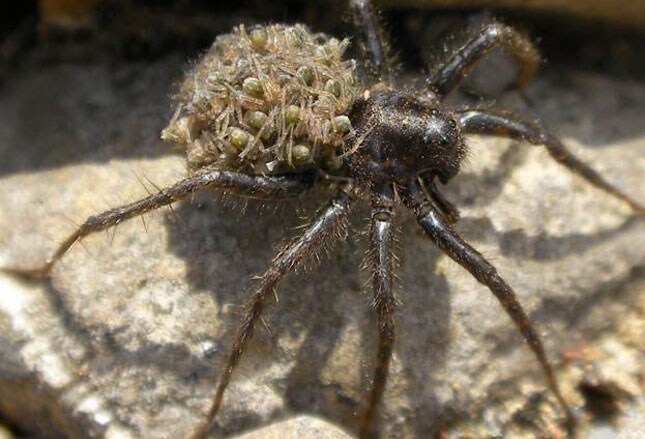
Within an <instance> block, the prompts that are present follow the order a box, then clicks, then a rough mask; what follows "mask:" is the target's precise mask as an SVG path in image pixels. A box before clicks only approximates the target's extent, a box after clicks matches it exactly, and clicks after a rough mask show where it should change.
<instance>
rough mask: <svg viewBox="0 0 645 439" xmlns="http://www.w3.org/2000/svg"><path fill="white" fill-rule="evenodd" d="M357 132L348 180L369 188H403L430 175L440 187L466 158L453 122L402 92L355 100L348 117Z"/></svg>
mask: <svg viewBox="0 0 645 439" xmlns="http://www.w3.org/2000/svg"><path fill="white" fill-rule="evenodd" d="M350 119H351V120H352V125H353V126H354V127H355V129H356V135H355V136H354V138H353V142H350V143H349V144H348V145H347V148H348V150H351V149H352V148H353V149H354V151H353V152H352V153H351V154H349V156H348V165H349V169H350V172H351V173H352V176H354V177H356V178H358V179H359V180H363V181H369V182H372V183H386V182H392V183H401V184H403V183H405V182H406V181H407V180H409V179H410V178H414V177H415V176H417V175H419V174H420V173H425V172H431V173H433V174H434V175H436V176H438V177H439V179H440V180H441V181H442V182H443V183H445V182H447V181H448V180H449V179H450V178H452V177H453V176H455V175H456V174H457V172H458V171H459V164H460V162H461V160H462V158H463V156H464V153H465V146H464V142H463V137H462V135H461V133H460V131H459V128H458V126H457V123H456V122H455V120H454V118H453V116H452V115H451V114H450V113H449V112H447V111H443V110H442V109H441V108H438V104H437V102H434V101H432V102H430V101H428V100H424V99H421V98H417V97H415V96H412V95H410V94H406V93H404V92H401V91H389V90H378V91H372V92H371V93H370V94H369V96H367V97H365V98H361V99H359V100H357V101H356V102H355V104H354V106H353V107H352V111H351V113H350Z"/></svg>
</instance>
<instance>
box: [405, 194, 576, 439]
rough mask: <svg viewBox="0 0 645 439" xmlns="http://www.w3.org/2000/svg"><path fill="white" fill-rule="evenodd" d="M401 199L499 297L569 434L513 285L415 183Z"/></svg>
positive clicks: (538, 342) (542, 353) (550, 371)
mask: <svg viewBox="0 0 645 439" xmlns="http://www.w3.org/2000/svg"><path fill="white" fill-rule="evenodd" d="M404 202H405V204H406V205H407V206H408V207H409V208H411V209H412V210H413V211H414V213H415V215H416V217H417V221H418V222H419V224H420V225H421V227H422V228H423V230H424V231H425V232H426V234H427V235H428V237H429V238H430V240H431V241H432V242H433V243H434V244H435V245H436V246H437V247H439V248H440V249H441V250H442V251H443V252H444V253H446V254H447V255H448V256H449V257H450V258H451V259H453V260H454V261H455V262H457V263H458V264H459V265H461V266H462V267H464V268H465V269H466V270H468V271H469V272H470V274H471V275H472V276H473V277H474V278H475V279H477V281H479V282H480V283H481V284H483V285H485V286H487V287H488V288H489V289H490V291H491V292H492V293H493V294H494V295H495V297H496V298H497V299H498V300H499V302H500V303H501V305H502V307H503V308H504V310H505V311H506V313H507V314H508V315H509V317H510V318H511V319H512V320H513V322H514V323H515V325H516V326H517V327H518V329H519V330H520V332H521V333H522V335H523V336H524V339H525V340H526V343H527V344H528V345H529V347H530V348H531V350H532V351H533V353H534V354H535V356H536V357H537V360H538V362H539V363H540V366H541V368H542V372H543V373H544V376H545V378H546V381H547V383H548V385H549V388H550V389H551V391H552V392H553V394H554V395H555V397H556V399H557V400H558V403H559V404H560V407H561V408H562V410H563V412H564V413H565V416H566V420H567V427H568V428H569V434H570V436H573V435H574V431H573V430H574V427H575V418H574V417H573V413H572V412H571V409H570V408H569V405H568V404H567V402H566V401H565V399H564V397H563V396H562V392H561V391H560V386H559V385H558V382H557V380H556V379H555V374H554V372H553V367H552V366H551V363H550V362H549V360H548V358H547V356H546V353H545V351H544V346H543V345H542V341H541V340H540V336H539V335H538V333H537V332H536V331H535V329H534V328H533V325H532V324H531V321H530V320H529V318H528V316H527V315H526V313H525V312H524V309H523V308H522V305H521V304H520V303H519V302H518V300H517V296H516V294H515V292H514V291H513V289H512V288H511V287H510V286H509V285H508V284H507V283H506V281H505V280H504V279H502V277H501V276H500V275H499V274H498V273H497V270H496V269H495V267H493V265H491V264H490V263H489V262H488V261H487V260H486V259H485V258H484V257H483V256H482V255H481V254H480V253H479V252H478V251H477V250H475V249H474V248H473V247H471V246H470V245H469V244H468V243H467V242H465V241H464V240H463V239H462V238H461V237H460V236H459V235H458V234H457V233H456V232H455V231H454V230H452V228H451V227H450V225H448V224H447V223H446V221H444V219H443V216H442V215H441V213H440V212H439V211H438V210H437V209H436V208H435V207H434V206H433V205H432V203H430V202H429V201H428V200H427V199H426V197H425V196H424V195H423V193H422V192H421V191H420V189H419V187H418V186H417V185H416V184H415V183H413V184H411V185H410V187H409V188H408V189H407V191H406V194H404Z"/></svg>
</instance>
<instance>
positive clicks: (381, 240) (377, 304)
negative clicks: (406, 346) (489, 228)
mask: <svg viewBox="0 0 645 439" xmlns="http://www.w3.org/2000/svg"><path fill="white" fill-rule="evenodd" d="M393 206H394V193H393V190H392V187H390V186H389V185H385V186H383V187H380V188H376V189H375V190H374V195H373V198H372V218H371V223H370V251H369V258H370V259H371V260H370V262H369V266H370V269H371V275H372V288H373V290H374V299H373V302H372V303H373V305H374V308H375V309H376V313H377V322H378V333H379V340H378V354H377V357H376V366H375V369H374V378H373V380H374V381H373V382H372V391H371V395H370V399H369V402H368V406H367V410H366V411H365V415H364V416H363V419H362V421H361V426H360V433H359V437H361V438H367V437H370V434H371V432H372V424H373V422H374V417H375V414H376V410H377V408H378V405H379V402H380V401H381V398H382V396H383V391H384V390H385V384H386V382H387V375H388V370H389V366H390V359H391V357H392V347H393V345H394V308H395V307H396V299H395V298H394V294H393V292H392V281H393V276H394V264H395V256H394V253H393V249H392V247H393V240H394V231H393V230H392V228H393V225H392V221H393V219H394V208H393Z"/></svg>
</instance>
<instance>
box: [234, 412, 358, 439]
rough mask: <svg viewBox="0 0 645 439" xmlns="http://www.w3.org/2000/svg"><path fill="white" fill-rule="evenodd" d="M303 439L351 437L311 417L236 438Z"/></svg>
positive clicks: (345, 438)
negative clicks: (313, 438)
mask: <svg viewBox="0 0 645 439" xmlns="http://www.w3.org/2000/svg"><path fill="white" fill-rule="evenodd" d="M303 437H315V438H318V439H350V438H351V437H352V436H350V435H348V434H347V433H345V432H344V431H342V430H341V429H340V428H338V427H336V426H334V425H332V424H330V423H328V422H325V421H322V420H320V419H317V418H314V417H312V416H298V417H296V418H292V419H288V420H286V421H282V422H277V423H275V424H272V425H269V426H268V427H264V428H259V429H257V430H253V431H251V432H249V433H246V434H243V435H241V436H236V439H300V438H303Z"/></svg>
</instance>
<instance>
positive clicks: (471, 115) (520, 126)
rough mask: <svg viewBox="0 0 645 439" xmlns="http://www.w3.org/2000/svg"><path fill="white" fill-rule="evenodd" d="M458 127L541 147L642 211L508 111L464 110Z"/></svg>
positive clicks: (561, 146) (540, 130) (550, 138)
mask: <svg viewBox="0 0 645 439" xmlns="http://www.w3.org/2000/svg"><path fill="white" fill-rule="evenodd" d="M457 115H458V118H459V119H458V124H459V125H460V127H461V129H462V130H463V132H464V133H469V134H486V135H493V136H504V137H510V138H511V139H518V140H523V141H526V142H529V143H532V144H534V145H544V146H545V147H546V149H547V151H548V152H549V154H550V155H551V157H553V159H555V160H556V161H557V162H558V163H560V164H562V165H564V166H566V167H567V168H569V169H570V170H571V171H572V172H573V173H575V174H578V175H580V176H581V177H583V178H584V179H585V180H587V181H588V182H589V183H591V184H592V185H594V186H596V187H597V188H600V189H602V190H604V191H605V192H607V193H609V194H611V195H613V196H614V197H616V198H618V199H620V200H622V201H624V202H625V203H627V204H629V206H630V207H631V208H632V209H633V210H634V211H635V212H636V213H637V214H639V215H645V208H644V207H643V206H642V205H640V204H639V203H638V202H637V201H636V200H634V199H633V198H631V197H630V196H629V195H627V194H625V193H623V192H622V191H620V190H619V189H618V188H616V187H615V186H614V185H612V184H611V183H609V182H607V181H606V180H605V179H604V178H603V177H602V176H601V175H600V174H599V173H598V172H596V171H595V170H593V169H592V168H591V167H589V165H587V164H585V163H584V162H582V161H581V160H580V159H578V158H577V157H576V156H574V155H573V154H572V153H571V152H569V150H568V149H567V148H566V147H565V146H564V144H563V143H562V141H560V139H558V138H557V137H556V136H554V135H553V134H551V133H549V132H547V131H545V130H544V129H543V128H542V127H540V126H539V125H538V124H537V123H535V122H532V121H528V120H524V119H522V118H520V117H518V116H516V115H513V114H511V113H509V112H500V111H491V110H476V109H471V110H463V111H460V112H457Z"/></svg>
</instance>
